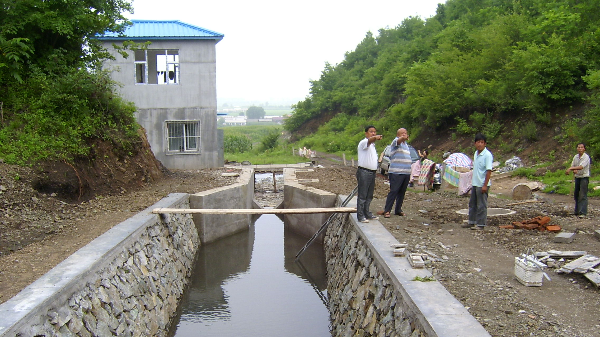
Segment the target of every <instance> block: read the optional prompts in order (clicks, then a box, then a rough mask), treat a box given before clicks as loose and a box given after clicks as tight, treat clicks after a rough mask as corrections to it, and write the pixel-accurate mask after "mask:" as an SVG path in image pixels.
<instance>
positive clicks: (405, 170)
mask: <svg viewBox="0 0 600 338" xmlns="http://www.w3.org/2000/svg"><path fill="white" fill-rule="evenodd" d="M406 141H408V132H407V131H406V129H404V128H400V129H398V131H397V132H396V138H395V139H394V140H393V141H392V144H391V145H390V169H389V179H390V192H389V193H388V195H387V198H386V200H385V208H384V209H383V217H385V218H389V217H390V212H391V211H392V206H393V205H394V202H396V208H395V210H394V214H395V215H398V216H404V212H403V211H402V203H403V202H404V195H405V194H406V188H407V187H408V182H409V181H410V174H411V165H412V160H411V158H410V150H409V149H408V144H407V143H406Z"/></svg>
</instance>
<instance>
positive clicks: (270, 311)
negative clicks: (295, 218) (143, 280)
mask: <svg viewBox="0 0 600 338" xmlns="http://www.w3.org/2000/svg"><path fill="white" fill-rule="evenodd" d="M306 241H307V239H305V238H302V237H298V236H297V235H294V234H293V233H291V232H290V231H284V226H283V222H282V221H281V220H280V219H279V218H278V217H277V216H275V215H262V216H261V217H260V218H259V219H258V220H257V221H256V223H255V225H254V229H250V231H248V232H244V233H239V234H236V235H232V236H230V237H227V238H224V239H222V240H219V241H217V242H216V243H210V244H206V245H204V246H202V247H201V248H200V253H199V258H198V263H197V265H196V267H195V270H194V274H193V276H192V281H191V285H190V289H189V291H188V292H187V293H186V294H185V295H184V298H183V300H182V302H181V304H180V311H181V315H180V316H181V317H180V319H179V322H178V323H177V324H176V327H175V328H174V330H175V333H174V335H175V336H237V337H240V336H329V335H330V332H329V312H328V311H327V308H326V306H325V305H324V301H326V300H325V293H326V290H325V287H326V279H325V278H326V277H325V260H324V257H323V250H322V246H321V245H317V244H316V243H315V244H313V245H312V246H311V247H310V248H309V250H307V251H306V253H305V254H304V255H303V256H302V258H301V263H302V264H301V265H299V264H298V263H297V262H294V258H295V255H296V253H297V252H298V250H300V249H301V248H302V246H303V245H304V244H305V243H306ZM315 291H318V292H315Z"/></svg>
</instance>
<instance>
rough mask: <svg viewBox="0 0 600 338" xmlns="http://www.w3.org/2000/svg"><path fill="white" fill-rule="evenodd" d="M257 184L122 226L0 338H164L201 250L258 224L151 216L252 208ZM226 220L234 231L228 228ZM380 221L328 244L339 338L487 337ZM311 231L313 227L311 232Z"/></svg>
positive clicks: (318, 199)
mask: <svg viewBox="0 0 600 338" xmlns="http://www.w3.org/2000/svg"><path fill="white" fill-rule="evenodd" d="M245 170H247V169H244V171H245ZM287 170H292V169H286V171H287ZM284 176H285V173H284ZM252 178H253V175H252V174H248V175H245V174H242V175H240V178H239V180H238V183H240V185H239V186H236V187H233V188H232V189H221V188H219V189H217V190H215V191H213V192H212V193H208V192H204V193H201V194H199V195H197V196H195V197H192V196H193V195H188V194H172V195H169V196H168V197H167V198H165V199H163V200H161V201H159V202H158V203H157V204H155V205H153V206H151V207H150V208H148V209H146V210H144V211H142V212H140V213H139V214H137V215H136V216H134V217H132V218H130V219H128V220H127V221H125V222H123V223H120V224H118V225H117V226H115V227H113V229H111V230H110V231H109V232H107V233H105V234H104V235H102V236H100V237H98V238H97V239H96V240H94V241H92V242H91V243H89V244H88V245H87V246H85V247H84V248H82V249H80V250H79V251H77V252H76V253H75V254H73V255H72V256H70V257H69V258H68V259H66V260H65V261H63V262H62V263H60V264H59V265H57V266H56V267H55V268H54V269H52V270H51V271H50V272H48V273H47V274H46V275H44V276H43V277H42V278H40V279H39V280H38V281H36V282H35V283H33V284H31V285H30V286H28V287H27V288H25V289H24V290H23V291H22V292H21V293H19V294H18V295H17V296H15V297H13V298H12V299H10V300H9V301H7V302H5V303H3V304H1V305H0V315H1V317H0V335H2V336H20V335H23V336H36V335H52V336H56V335H73V336H84V335H99V336H115V335H116V336H121V335H142V336H155V335H165V332H166V331H165V330H166V329H167V327H168V324H169V322H170V319H171V318H172V316H173V315H174V313H175V309H176V304H177V301H178V299H179V297H180V296H181V293H182V292H183V290H184V289H185V287H186V284H187V283H188V278H187V277H188V276H189V273H190V272H189V271H190V269H191V266H192V263H193V260H194V257H195V254H196V250H197V249H198V247H199V246H200V245H201V244H202V243H203V242H211V241H214V240H216V239H217V238H218V237H219V236H227V235H228V234H227V233H225V232H223V231H222V230H223V228H227V229H228V232H231V233H235V232H236V231H241V229H244V228H245V227H247V226H248V225H249V224H250V223H249V222H248V223H246V224H245V225H244V222H245V221H246V222H247V219H249V217H248V216H242V217H238V216H239V215H225V216H235V217H231V218H227V219H221V218H216V217H219V216H217V215H203V216H202V217H215V218H204V219H195V218H192V217H191V216H190V215H189V214H171V215H157V214H152V212H151V211H152V210H153V209H155V208H214V207H218V206H221V207H222V206H223V205H226V206H227V207H228V208H240V209H244V208H250V207H252V206H251V205H254V202H253V201H252V199H251V198H248V196H249V195H251V194H252V193H253V184H254V182H253V179H252ZM234 186H235V185H234ZM288 186H289V187H288ZM284 191H285V195H286V196H288V197H289V196H294V198H291V199H289V200H288V202H289V203H290V204H288V205H285V202H284V207H286V208H292V207H298V206H300V207H332V206H334V205H335V204H339V203H340V202H339V201H340V198H339V197H336V196H335V195H333V194H331V193H328V192H324V191H320V190H318V189H314V188H309V187H306V186H303V185H302V184H301V183H300V182H298V180H295V182H294V181H293V180H292V179H290V180H289V181H287V182H285V187H284ZM212 194H216V195H212ZM332 195H333V196H332ZM284 199H285V198H284ZM192 201H194V202H192ZM295 203H299V205H296V206H294V204H295ZM249 204H251V205H249ZM319 204H320V205H319ZM349 206H351V205H349ZM311 216H312V215H311ZM220 217H223V216H220ZM318 217H320V218H321V219H311V220H308V218H306V219H305V218H301V219H296V222H295V223H296V224H295V225H291V226H290V227H291V230H292V231H302V233H303V234H304V235H307V236H310V235H312V234H313V233H314V232H315V231H316V229H318V228H319V227H320V226H321V224H322V223H323V222H324V220H326V219H327V218H328V215H326V214H321V215H318ZM223 220H225V222H224V221H223ZM227 222H230V223H231V224H226V225H225V226H222V225H223V224H224V223H227ZM377 223H378V222H372V223H370V224H369V225H368V227H365V226H361V225H358V223H357V222H356V217H355V215H351V216H348V215H346V216H345V217H340V221H339V222H338V223H336V224H334V225H331V226H330V227H329V230H328V233H327V236H326V237H325V238H324V246H325V250H326V253H327V255H326V257H327V258H326V259H327V275H328V284H327V285H328V286H327V289H328V290H327V292H328V296H329V297H328V298H329V304H330V306H329V311H330V319H331V325H332V334H333V335H344V336H345V335H358V334H361V335H362V334H364V335H402V334H407V333H410V335H419V336H436V335H437V336H439V335H442V336H485V335H487V332H486V331H485V330H484V329H483V328H482V327H481V326H480V325H479V324H478V323H477V321H476V320H475V319H474V318H473V317H472V316H470V315H469V313H468V311H467V310H466V309H464V307H463V306H462V305H461V304H460V303H459V302H458V301H456V299H454V298H453V297H452V296H451V295H450V294H449V293H448V292H447V291H446V290H445V289H444V288H443V286H441V284H439V283H438V282H435V281H433V282H427V283H424V282H419V281H415V280H414V279H415V277H417V276H420V277H426V276H427V275H428V272H427V270H424V269H412V268H411V267H410V265H409V264H408V262H407V261H406V258H405V257H394V256H393V250H392V248H391V247H390V245H391V244H393V243H397V241H396V240H395V239H394V238H393V237H392V236H391V235H390V234H389V233H387V231H386V230H385V229H384V228H383V226H381V225H380V224H377ZM302 224H304V227H308V226H310V227H311V228H310V229H309V230H306V229H304V228H303V225H302Z"/></svg>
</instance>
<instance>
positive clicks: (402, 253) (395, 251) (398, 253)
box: [394, 248, 406, 257]
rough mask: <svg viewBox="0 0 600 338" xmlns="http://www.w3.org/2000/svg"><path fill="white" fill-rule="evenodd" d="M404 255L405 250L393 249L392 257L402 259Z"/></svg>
mask: <svg viewBox="0 0 600 338" xmlns="http://www.w3.org/2000/svg"><path fill="white" fill-rule="evenodd" d="M405 255H406V248H396V249H394V256H396V257H402V256H405Z"/></svg>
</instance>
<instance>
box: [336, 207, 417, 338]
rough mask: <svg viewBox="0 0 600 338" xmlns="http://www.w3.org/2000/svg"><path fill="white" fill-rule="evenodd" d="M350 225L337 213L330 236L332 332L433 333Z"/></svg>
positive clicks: (389, 334)
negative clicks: (427, 329)
mask: <svg viewBox="0 0 600 338" xmlns="http://www.w3.org/2000/svg"><path fill="white" fill-rule="evenodd" d="M350 223H351V221H350V218H349V217H348V215H345V216H343V217H336V220H335V222H333V223H332V224H330V225H329V228H328V229H327V235H326V237H325V238H326V242H325V257H326V260H327V274H328V278H327V290H328V294H329V313H330V317H331V326H332V329H331V334H332V336H334V337H340V336H344V337H348V336H359V337H363V336H379V337H381V336H385V337H392V336H403V337H407V336H427V335H428V334H427V333H426V332H425V330H424V328H423V326H422V325H421V324H420V321H419V319H418V315H417V313H414V312H413V311H411V310H410V308H411V307H410V306H406V305H405V304H403V300H402V297H401V295H400V294H399V292H398V291H397V290H396V289H395V288H394V286H393V285H392V283H391V281H390V279H389V277H388V276H387V274H385V273H382V269H381V268H380V267H378V264H377V262H376V260H374V259H373V257H372V255H371V250H370V249H369V248H368V247H367V245H366V244H365V243H364V241H363V239H362V238H360V236H359V235H358V234H357V232H356V231H354V230H353V227H352V225H351V224H350Z"/></svg>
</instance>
